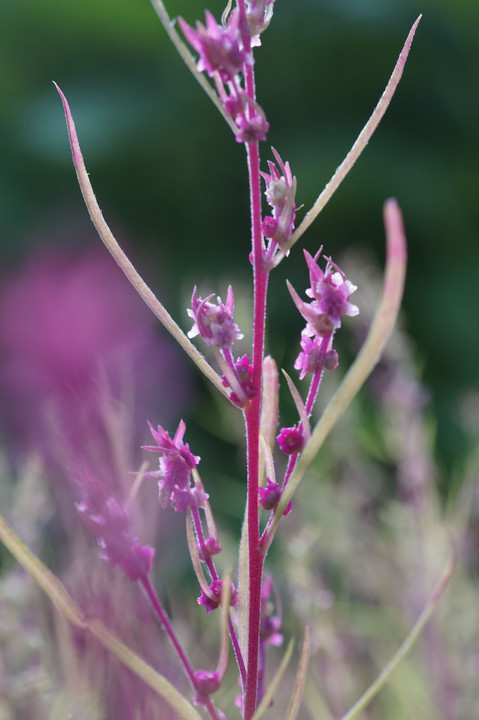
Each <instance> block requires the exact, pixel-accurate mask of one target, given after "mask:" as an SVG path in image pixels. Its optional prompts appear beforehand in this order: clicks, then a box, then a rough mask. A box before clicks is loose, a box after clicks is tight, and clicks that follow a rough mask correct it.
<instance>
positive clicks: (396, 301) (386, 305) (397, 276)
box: [262, 199, 407, 553]
mask: <svg viewBox="0 0 479 720" xmlns="http://www.w3.org/2000/svg"><path fill="white" fill-rule="evenodd" d="M384 225H385V229H386V271H385V277H384V285H383V292H382V297H381V301H380V303H379V306H378V309H377V311H376V315H375V316H374V319H373V322H372V325H371V327H370V330H369V333H368V336H367V338H366V340H365V342H364V344H363V346H362V348H361V350H360V352H359V354H358V356H357V358H356V360H355V361H354V363H353V364H352V365H351V367H350V369H349V371H348V372H347V374H346V375H345V377H344V379H343V381H342V383H341V385H340V386H339V388H338V389H337V391H336V393H335V394H334V395H333V397H332V398H331V400H330V402H329V404H328V406H327V407H326V409H325V411H324V413H323V415H322V417H321V418H320V420H319V421H318V423H317V424H316V427H315V428H314V430H313V432H312V434H311V438H310V440H309V442H308V443H307V444H306V447H305V448H304V450H303V452H302V453H301V455H300V458H299V460H298V463H297V465H296V467H295V469H294V471H293V474H292V475H291V478H290V480H289V482H288V484H287V485H286V487H285V489H284V491H283V494H282V496H281V500H280V502H279V503H278V506H277V508H276V510H275V512H274V516H273V520H272V523H271V526H270V528H269V530H268V536H267V538H266V539H265V542H264V544H263V546H262V549H263V552H264V553H266V552H267V550H268V548H269V546H270V545H271V542H272V540H273V537H274V533H275V532H276V529H277V527H278V523H279V521H280V520H281V517H282V515H283V511H284V509H285V507H286V505H287V504H288V502H289V501H290V500H291V498H292V497H293V494H294V492H295V491H296V489H297V487H298V485H299V483H300V482H301V480H302V478H303V477H304V474H305V473H306V471H307V470H308V468H309V466H310V465H311V463H312V462H313V460H314V458H315V457H316V455H317V453H318V452H319V450H320V448H321V446H322V444H323V443H324V441H325V440H326V438H327V437H328V435H329V433H330V432H331V430H332V429H333V427H334V426H335V424H336V423H337V421H338V420H339V418H340V417H341V415H342V414H343V413H344V411H345V410H346V408H347V407H348V406H349V404H350V402H351V401H352V400H353V398H354V397H355V396H356V394H357V393H358V391H359V389H360V388H361V386H362V385H363V384H364V382H365V381H366V379H367V378H368V376H369V375H370V373H371V372H372V370H373V368H374V366H375V365H376V363H377V362H378V360H379V358H380V357H381V355H382V353H383V350H384V348H385V346H386V344H387V342H388V340H389V337H390V335H391V333H392V331H393V328H394V325H395V322H396V318H397V316H398V313H399V308H400V304H401V299H402V295H403V290H404V280H405V275H406V256H407V251H406V237H405V234H404V226H403V221H402V216H401V211H400V209H399V207H398V204H397V202H396V200H394V199H390V200H387V201H386V203H385V205H384Z"/></svg>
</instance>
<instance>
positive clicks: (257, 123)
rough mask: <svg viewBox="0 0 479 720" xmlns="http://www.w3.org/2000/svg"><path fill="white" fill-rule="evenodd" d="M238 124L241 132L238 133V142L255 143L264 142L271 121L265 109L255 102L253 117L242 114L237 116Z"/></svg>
mask: <svg viewBox="0 0 479 720" xmlns="http://www.w3.org/2000/svg"><path fill="white" fill-rule="evenodd" d="M236 124H237V125H238V128H239V132H238V134H237V135H236V142H244V143H254V142H258V141H261V142H264V140H266V135H267V133H268V130H269V122H268V121H267V120H266V115H265V114H264V112H263V110H262V109H261V108H260V107H259V105H257V104H256V103H255V112H254V114H253V115H252V116H251V117H247V116H246V115H244V114H240V115H238V116H237V117H236Z"/></svg>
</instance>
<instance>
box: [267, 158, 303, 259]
mask: <svg viewBox="0 0 479 720" xmlns="http://www.w3.org/2000/svg"><path fill="white" fill-rule="evenodd" d="M271 150H272V152H273V155H274V157H275V159H276V162H277V163H278V166H279V169H278V167H277V166H276V164H275V163H274V162H271V161H268V166H269V173H264V172H262V173H261V175H262V177H263V178H264V180H265V182H266V190H265V193H264V194H265V195H266V199H267V201H268V203H269V204H270V205H271V207H272V208H273V216H270V215H267V216H266V217H265V218H264V220H263V225H262V231H263V234H264V236H265V237H268V238H271V239H272V240H274V242H275V243H277V244H278V245H279V246H280V247H281V246H282V245H284V243H285V242H287V240H289V238H290V237H291V234H292V232H293V228H294V221H295V217H296V215H295V203H294V198H295V194H296V179H295V178H293V175H292V173H291V168H290V166H289V163H288V162H286V163H284V162H283V161H282V159H281V156H280V155H279V153H278V152H277V151H276V150H275V149H274V148H271Z"/></svg>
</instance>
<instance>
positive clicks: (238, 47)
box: [178, 0, 274, 143]
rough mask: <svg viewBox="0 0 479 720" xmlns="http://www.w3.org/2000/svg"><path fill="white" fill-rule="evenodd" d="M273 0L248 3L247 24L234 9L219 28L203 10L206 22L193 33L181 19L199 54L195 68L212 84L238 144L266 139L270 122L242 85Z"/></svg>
mask: <svg viewBox="0 0 479 720" xmlns="http://www.w3.org/2000/svg"><path fill="white" fill-rule="evenodd" d="M273 2H274V0H259V1H258V2H250V3H248V6H247V8H246V11H245V19H246V22H240V12H239V10H238V9H237V8H235V9H234V10H232V11H231V12H230V13H229V16H228V18H227V20H224V22H223V24H222V25H219V24H218V23H217V22H216V20H215V18H214V17H213V15H212V14H211V13H210V12H209V11H208V10H206V11H205V18H206V23H205V25H203V24H202V23H200V22H197V23H196V30H195V29H193V28H192V27H191V26H190V25H188V23H187V22H185V20H183V18H181V17H180V18H178V23H179V25H180V28H181V30H182V32H183V34H184V36H185V38H186V39H187V40H188V42H189V43H190V45H191V46H192V48H193V49H194V50H195V51H196V52H197V53H198V55H199V59H198V62H197V69H198V70H199V71H200V72H203V71H204V72H206V73H207V74H208V75H209V76H210V77H212V78H213V79H214V81H215V84H216V88H217V92H218V96H219V98H220V100H221V102H222V104H223V107H224V109H225V112H226V114H227V115H229V117H231V118H232V119H233V120H234V122H235V124H236V127H237V132H236V140H237V141H238V142H245V143H254V142H258V141H259V140H266V134H267V132H268V130H269V123H268V121H267V119H266V115H265V114H264V111H263V109H262V108H261V107H260V106H259V105H258V103H257V102H256V101H255V99H254V98H252V97H251V94H250V93H248V92H247V88H246V87H245V86H244V85H243V80H244V75H245V72H246V67H247V66H250V67H251V66H252V65H253V54H252V51H251V48H252V46H254V45H258V44H259V34H260V33H261V32H262V31H263V30H264V29H265V28H266V27H267V26H268V24H269V20H270V19H271V14H272V9H273Z"/></svg>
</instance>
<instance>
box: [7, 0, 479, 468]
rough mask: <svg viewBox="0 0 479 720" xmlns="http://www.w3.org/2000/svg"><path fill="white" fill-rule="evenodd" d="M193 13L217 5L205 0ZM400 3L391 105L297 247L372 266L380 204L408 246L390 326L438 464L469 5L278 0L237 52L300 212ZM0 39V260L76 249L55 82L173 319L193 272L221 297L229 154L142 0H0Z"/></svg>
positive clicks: (467, 360)
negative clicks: (261, 29) (390, 204)
mask: <svg viewBox="0 0 479 720" xmlns="http://www.w3.org/2000/svg"><path fill="white" fill-rule="evenodd" d="M168 7H169V9H170V11H171V15H172V16H175V15H178V14H181V15H183V16H184V17H185V19H186V20H188V21H189V22H190V23H193V22H194V20H195V19H196V18H198V17H202V14H203V9H204V8H203V4H202V3H198V2H195V1H193V0H183V1H182V2H180V1H178V0H172V2H170V3H169V4H168ZM209 7H210V8H211V10H212V11H213V12H214V13H216V14H217V15H219V13H220V12H221V10H222V3H221V2H218V0H212V2H211V3H210V4H209ZM419 12H422V13H423V16H424V17H423V20H422V23H421V25H420V27H419V31H418V33H417V37H416V40H415V42H414V47H413V51H412V54H411V57H410V59H409V61H408V65H407V68H406V72H405V75H404V78H403V80H402V83H401V85H400V87H399V90H398V93H397V95H396V97H395V99H394V101H393V103H392V106H391V107H390V109H389V110H388V113H387V115H386V117H385V119H384V121H383V122H382V124H381V126H380V128H379V129H378V131H377V133H376V135H375V137H374V139H373V140H372V142H371V143H370V145H369V147H368V148H367V150H366V152H365V153H364V155H363V157H362V158H361V160H360V162H359V163H358V165H357V166H356V168H355V169H354V171H353V172H352V173H351V175H350V177H348V179H347V181H346V182H345V183H344V185H343V186H342V188H341V190H340V192H339V193H338V195H337V196H336V197H335V198H334V200H333V201H332V202H331V203H330V205H329V206H328V207H327V208H326V210H325V211H324V212H323V214H322V216H321V217H320V218H319V219H318V220H317V221H316V224H315V226H314V227H313V228H312V229H311V230H310V231H309V232H308V234H307V235H306V237H305V239H304V245H305V246H306V247H307V248H308V249H310V250H315V249H316V248H317V247H318V246H319V244H321V243H324V244H325V246H326V248H327V251H328V252H331V253H333V254H334V255H335V256H336V257H338V254H340V252H341V251H343V250H345V249H347V248H355V249H359V250H361V252H364V253H366V254H368V255H369V256H370V257H371V258H372V259H373V260H374V261H375V262H377V263H378V264H380V263H382V262H383V243H384V240H383V229H382V220H381V207H382V203H383V201H384V199H385V198H386V197H388V196H390V195H394V196H396V197H397V198H398V199H399V201H400V203H401V206H402V208H403V211H404V215H405V220H406V225H407V230H408V239H409V253H410V264H409V276H408V283H407V288H406V296H405V301H404V310H405V318H406V319H405V322H406V323H407V329H408V331H409V332H410V334H411V336H412V337H413V339H414V341H415V343H416V348H417V358H418V361H419V363H420V365H421V368H422V373H423V378H424V380H425V382H426V383H427V384H428V385H429V386H430V387H431V388H432V391H433V398H434V412H435V414H436V417H437V432H438V436H437V444H438V448H439V452H440V456H441V461H442V462H443V463H444V466H445V469H446V471H445V472H446V473H448V472H449V471H450V469H451V467H452V466H453V465H454V463H455V462H457V461H458V460H459V459H460V458H461V456H463V454H464V452H465V451H466V450H467V447H468V439H467V435H465V434H464V433H463V431H462V429H461V426H462V422H461V398H462V396H463V394H464V393H465V392H466V391H467V390H468V389H470V388H471V386H473V384H474V383H475V382H476V381H477V374H478V373H477V368H478V366H479V332H478V330H477V315H478V312H479V300H478V294H477V273H478V269H479V242H478V240H479V230H478V226H479V210H478V208H479V203H478V202H477V196H478V187H479V163H478V160H477V159H478V156H479V123H478V119H479V118H478V110H479V92H478V77H479V50H478V47H477V33H478V29H479V5H478V4H477V2H474V1H473V0H456V1H455V2H451V1H450V0H423V1H422V2H421V3H418V2H415V1H413V0H390V1H388V2H387V3H384V2H380V1H379V0H368V1H364V2H356V1H355V0H295V2H288V1H286V0H278V1H277V8H276V12H275V17H274V24H273V25H272V27H271V29H270V31H269V32H268V33H267V34H266V35H265V36H264V44H263V45H264V46H263V48H262V49H261V50H260V51H259V52H258V55H257V57H258V60H257V75H258V97H259V100H260V102H261V104H262V105H263V107H264V108H265V110H266V113H267V116H268V118H269V120H270V124H271V132H270V136H269V142H270V143H271V144H272V145H273V146H275V147H276V148H277V149H278V150H279V151H280V152H281V154H282V155H283V157H284V158H287V159H289V161H290V163H291V165H292V168H293V171H294V173H295V174H296V176H297V178H298V202H299V203H304V208H305V210H306V209H307V208H308V207H309V206H310V205H311V203H312V201H313V200H314V198H315V197H316V195H317V194H318V192H319V191H320V189H321V188H322V187H323V185H324V184H325V182H326V181H327V180H328V179H329V177H330V176H331V174H332V173H333V171H334V169H335V168H336V166H337V165H338V164H339V162H340V161H341V159H342V158H343V157H344V155H345V153H346V152H347V150H348V149H349V147H350V146H351V144H352V142H353V140H354V138H355V136H356V134H357V133H358V132H359V130H360V128H361V127H362V126H363V124H364V123H365V121H366V120H367V118H368V117H369V114H370V112H371V111H372V109H373V107H374V105H375V103H376V101H377V99H378V98H379V96H380V94H381V92H382V90H383V88H384V86H385V84H386V82H387V79H388V76H389V73H390V71H391V69H392V67H393V65H394V62H395V59H396V57H397V54H398V52H399V50H400V48H401V46H402V43H403V41H404V38H405V36H406V34H407V32H408V30H409V27H410V25H411V24H412V22H413V21H414V19H415V18H416V17H417V15H418V14H419ZM0 33H1V43H0V95H1V105H0V155H1V167H0V252H1V257H2V270H3V271H5V269H6V268H7V269H8V268H9V267H14V266H15V265H17V264H18V263H19V262H21V260H22V258H23V257H24V256H25V255H27V254H28V253H30V252H31V251H32V248H35V247H39V246H42V244H44V243H50V244H51V243H53V244H56V245H58V246H61V247H62V248H68V247H71V246H75V247H78V246H79V245H83V244H87V243H93V242H96V240H95V236H94V231H93V229H92V228H91V226H90V224H89V220H88V217H87V215H86V212H85V209H84V207H83V204H82V199H81V197H80V194H79V192H78V189H77V185H76V182H75V179H74V176H73V172H72V167H71V163H70V155H69V150H68V146H67V140H66V134H65V129H64V120H63V115H62V111H61V107H60V104H59V99H58V97H57V95H56V93H55V90H54V88H53V86H52V80H55V81H56V82H57V83H58V84H59V85H60V86H61V87H62V88H63V90H64V91H65V93H66V94H67V96H68V98H69V100H70V103H71V107H72V110H73V113H74V116H75V118H76V122H77V128H78V133H79V136H80V141H81V143H82V147H83V151H84V154H85V158H86V163H87V168H88V170H89V172H90V175H91V178H92V180H93V183H94V187H95V189H96V193H97V195H98V198H99V200H100V204H101V207H102V209H103V210H104V212H105V214H106V217H107V218H108V220H109V221H110V224H111V225H112V226H113V228H114V230H115V231H116V233H117V234H118V236H119V237H120V239H121V240H122V241H123V242H124V243H125V244H126V246H127V247H128V248H129V251H130V252H131V253H132V254H133V256H134V258H135V259H136V261H137V262H138V264H139V267H140V270H141V271H142V272H143V273H144V274H145V276H146V278H147V280H148V281H149V282H151V283H152V285H153V287H154V288H155V289H157V291H158V293H159V295H160V297H161V298H164V300H165V301H166V302H167V304H168V306H169V307H170V308H171V309H172V312H173V314H174V315H175V317H177V318H178V319H179V321H180V323H183V326H184V327H185V328H186V327H188V322H187V319H186V316H185V312H184V303H185V299H186V298H187V297H188V294H189V292H190V289H191V285H192V284H193V283H194V282H199V283H201V282H203V281H204V282H205V286H206V287H207V288H211V290H212V291H213V290H214V291H218V292H223V293H224V291H225V287H226V284H227V282H228V281H229V280H230V279H232V278H234V279H236V280H237V281H241V282H243V281H244V282H245V283H246V282H249V276H248V263H247V261H246V259H245V258H246V253H247V246H248V217H247V213H246V210H245V202H246V198H247V190H246V185H245V168H244V157H243V155H244V153H243V149H242V148H241V147H240V146H238V145H236V144H235V143H234V141H233V139H232V137H231V133H230V131H229V130H228V128H227V127H226V126H225V124H224V122H223V120H222V119H221V118H220V117H219V116H218V115H217V113H216V111H215V110H214V108H213V107H212V106H211V104H210V103H209V102H208V100H207V99H206V97H203V95H202V92H201V90H200V89H199V87H197V85H196V83H195V82H194V81H193V79H192V77H191V76H190V74H189V73H188V72H187V71H186V69H185V68H184V67H183V66H182V63H181V61H180V60H179V59H178V58H177V57H176V55H175V52H174V50H173V49H172V47H171V46H170V44H169V42H168V40H167V38H166V36H165V33H164V31H163V29H162V27H161V25H160V23H159V21H158V20H157V18H156V15H155V14H154V12H153V10H152V8H151V6H150V4H149V3H148V2H147V0H118V1H117V2H115V3H114V4H112V3H109V2H98V0H85V1H84V2H81V3H65V2H61V1H60V0H44V1H43V2H41V3H37V2H35V1H34V0H17V2H15V3H11V2H5V0H4V2H2V5H1V30H0ZM267 157H268V147H267V145H266V144H265V146H264V148H263V158H264V162H265V160H266V159H267ZM299 217H301V212H300V213H299ZM298 255H299V253H298ZM298 255H297V256H296V262H293V260H291V261H290V262H289V263H288V265H287V267H286V263H285V264H284V269H283V268H282V269H281V271H278V273H277V275H276V277H275V278H274V279H273V284H272V293H271V299H272V305H271V311H270V322H271V325H270V328H271V332H270V346H271V347H272V349H273V350H274V352H275V353H279V354H280V355H281V352H283V350H282V348H281V345H282V338H283V337H285V336H287V335H288V333H289V332H291V331H292V332H294V331H297V327H298V325H297V319H296V317H295V311H294V310H293V308H292V304H291V303H290V302H289V300H288V298H287V296H286V294H285V293H284V278H285V276H286V275H287V276H288V277H289V278H290V279H291V280H292V281H294V282H297V283H298V284H299V287H301V284H303V283H304V270H303V268H302V264H301V262H300V260H299V259H298ZM285 307H286V309H285ZM279 359H280V361H281V357H280V358H279Z"/></svg>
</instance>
